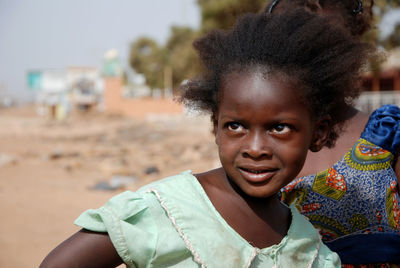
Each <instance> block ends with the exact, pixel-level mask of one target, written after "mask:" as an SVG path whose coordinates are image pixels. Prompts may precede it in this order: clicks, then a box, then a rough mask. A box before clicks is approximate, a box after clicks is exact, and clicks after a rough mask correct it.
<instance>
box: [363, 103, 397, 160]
mask: <svg viewBox="0 0 400 268" xmlns="http://www.w3.org/2000/svg"><path fill="white" fill-rule="evenodd" d="M399 125H400V109H399V107H398V106H396V105H384V106H382V107H381V108H379V109H377V110H376V111H374V112H373V113H372V114H371V116H370V118H369V120H368V123H367V125H366V127H365V129H364V132H363V133H362V134H361V138H363V139H366V140H368V141H370V142H372V143H374V144H375V145H378V146H380V147H382V148H383V149H385V150H388V151H390V152H391V153H393V154H397V152H398V150H399V145H400V126H399Z"/></svg>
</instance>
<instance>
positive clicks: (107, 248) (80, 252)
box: [40, 229, 123, 268]
mask: <svg viewBox="0 0 400 268" xmlns="http://www.w3.org/2000/svg"><path fill="white" fill-rule="evenodd" d="M121 263H123V261H122V259H121V257H120V256H119V255H118V253H117V251H116V250H115V248H114V246H113V244H112V242H111V239H110V237H109V236H108V234H107V233H96V232H91V231H88V230H85V229H82V230H80V231H79V232H77V233H75V234H74V235H72V236H71V237H70V238H68V239H67V240H65V241H64V242H62V243H61V244H60V245H59V246H57V247H56V248H55V249H53V251H51V252H50V253H49V255H47V257H46V258H45V259H44V260H43V262H42V263H41V264H40V268H53V267H57V268H63V267H77V268H78V267H82V268H83V267H91V268H100V267H116V266H118V265H120V264H121Z"/></svg>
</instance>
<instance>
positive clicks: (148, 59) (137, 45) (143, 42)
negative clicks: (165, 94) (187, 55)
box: [129, 37, 167, 88]
mask: <svg viewBox="0 0 400 268" xmlns="http://www.w3.org/2000/svg"><path fill="white" fill-rule="evenodd" d="M166 61H167V54H166V53H165V50H164V48H161V47H159V46H158V44H157V42H156V41H154V40H153V39H151V38H147V37H141V38H139V39H137V40H136V41H135V42H133V43H132V44H131V48H130V56H129V63H130V65H131V67H132V68H133V69H134V70H135V71H136V72H138V73H142V74H143V75H144V76H145V77H146V82H147V84H148V85H149V86H150V87H151V88H163V86H164V67H165V64H166Z"/></svg>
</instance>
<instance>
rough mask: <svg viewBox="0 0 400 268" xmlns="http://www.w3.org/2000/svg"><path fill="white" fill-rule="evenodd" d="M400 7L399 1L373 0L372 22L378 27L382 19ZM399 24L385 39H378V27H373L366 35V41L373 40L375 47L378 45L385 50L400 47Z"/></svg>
mask: <svg viewBox="0 0 400 268" xmlns="http://www.w3.org/2000/svg"><path fill="white" fill-rule="evenodd" d="M399 7H400V1H399V0H375V6H374V20H375V24H376V25H377V26H378V25H379V24H380V23H381V21H382V18H383V17H384V16H385V15H387V14H388V13H389V12H391V11H392V10H393V9H394V8H399ZM399 27H400V24H397V26H396V27H395V29H394V30H393V32H392V33H391V34H390V35H388V36H387V37H385V38H384V39H382V38H380V33H379V29H378V27H375V29H374V30H372V31H371V32H370V33H368V34H367V35H366V38H367V40H373V41H375V42H376V44H377V45H380V46H382V47H384V48H386V49H393V48H395V47H399V46H400V37H399V31H400V29H399Z"/></svg>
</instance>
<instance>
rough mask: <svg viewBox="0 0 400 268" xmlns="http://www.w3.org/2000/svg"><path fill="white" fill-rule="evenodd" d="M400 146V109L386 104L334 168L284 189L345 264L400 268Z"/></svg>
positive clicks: (286, 198)
mask: <svg viewBox="0 0 400 268" xmlns="http://www.w3.org/2000/svg"><path fill="white" fill-rule="evenodd" d="M399 145H400V109H399V107H397V106H394V105H385V106H383V107H381V108H379V109H378V110H376V111H375V112H374V113H372V115H371V116H370V118H369V121H368V123H367V125H366V127H365V129H364V131H363V133H362V134H361V137H360V139H358V141H357V142H356V144H355V145H354V147H353V148H351V149H350V150H349V151H348V152H347V153H346V155H345V156H344V157H343V158H342V159H341V160H339V161H338V162H337V163H335V164H334V165H333V167H331V168H329V169H327V170H324V171H322V172H320V173H317V174H315V175H310V176H305V177H301V178H298V179H296V180H294V181H293V182H292V183H290V184H289V185H287V186H286V187H285V188H283V189H282V192H281V198H282V200H283V201H284V202H285V203H287V204H292V203H294V204H295V206H296V207H297V208H298V210H299V211H300V212H301V213H302V214H303V215H305V216H307V217H308V218H309V220H310V222H311V223H312V224H313V225H314V227H316V228H317V229H319V231H320V234H321V236H322V240H323V241H324V242H325V244H326V245H327V246H328V247H329V248H330V249H331V250H333V251H335V252H337V253H338V254H339V256H340V258H341V260H342V263H347V264H369V265H366V266H364V265H363V266H357V267H400V266H397V265H398V264H400V198H399V191H398V185H397V178H396V174H395V172H394V170H393V168H392V163H393V160H394V155H396V152H399V149H400V147H399ZM397 154H398V153H397ZM377 263H380V264H379V265H377ZM382 263H391V265H390V264H382ZM371 264H376V265H371ZM395 264H397V265H395ZM345 267H353V266H352V265H348V266H345Z"/></svg>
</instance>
